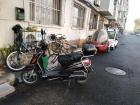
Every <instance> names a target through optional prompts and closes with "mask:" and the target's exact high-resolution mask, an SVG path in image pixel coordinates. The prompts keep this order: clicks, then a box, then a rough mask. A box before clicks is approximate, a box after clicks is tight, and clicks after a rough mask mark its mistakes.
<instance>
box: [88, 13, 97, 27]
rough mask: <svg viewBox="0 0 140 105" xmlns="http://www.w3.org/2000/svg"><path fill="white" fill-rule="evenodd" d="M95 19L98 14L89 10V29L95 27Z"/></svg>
mask: <svg viewBox="0 0 140 105" xmlns="http://www.w3.org/2000/svg"><path fill="white" fill-rule="evenodd" d="M97 20H98V16H97V15H96V14H94V12H91V14H90V22H89V29H97Z"/></svg>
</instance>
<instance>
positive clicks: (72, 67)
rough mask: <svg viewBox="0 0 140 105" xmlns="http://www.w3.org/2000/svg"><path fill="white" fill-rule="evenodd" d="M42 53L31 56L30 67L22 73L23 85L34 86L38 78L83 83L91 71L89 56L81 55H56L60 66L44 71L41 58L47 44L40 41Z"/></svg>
mask: <svg viewBox="0 0 140 105" xmlns="http://www.w3.org/2000/svg"><path fill="white" fill-rule="evenodd" d="M40 45H41V46H40V47H41V49H42V52H39V53H36V54H34V55H33V57H32V59H31V62H30V65H29V66H27V67H26V68H25V69H24V70H23V71H22V75H21V77H22V80H23V82H24V83H25V84H34V83H36V82H37V81H38V79H39V77H42V78H47V79H48V80H54V79H60V80H70V79H74V80H76V81H77V82H78V83H85V82H86V81H87V79H88V76H89V75H88V74H89V72H90V71H92V70H93V69H92V64H91V60H90V56H84V55H83V54H82V53H79V52H78V53H70V54H66V55H58V62H59V63H60V64H61V66H59V67H56V68H53V69H51V68H50V69H45V68H44V62H43V61H42V57H44V56H45V50H47V46H48V45H47V43H46V42H44V41H41V44H40ZM48 59H49V58H48Z"/></svg>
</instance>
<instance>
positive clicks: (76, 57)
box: [58, 52, 83, 66]
mask: <svg viewBox="0 0 140 105" xmlns="http://www.w3.org/2000/svg"><path fill="white" fill-rule="evenodd" d="M82 56H83V55H82V54H81V53H77V52H75V53H71V54H66V55H59V57H58V62H59V63H60V64H61V65H62V66H67V65H70V64H72V63H74V62H78V61H80V59H81V57H82Z"/></svg>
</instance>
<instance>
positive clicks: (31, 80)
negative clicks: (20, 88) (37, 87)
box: [21, 69, 39, 85]
mask: <svg viewBox="0 0 140 105" xmlns="http://www.w3.org/2000/svg"><path fill="white" fill-rule="evenodd" d="M21 78H22V81H23V82H24V83H25V84H30V85H32V84H35V83H36V82H37V81H38V80H39V75H38V73H37V72H36V71H35V70H34V69H30V70H23V71H22V73H21Z"/></svg>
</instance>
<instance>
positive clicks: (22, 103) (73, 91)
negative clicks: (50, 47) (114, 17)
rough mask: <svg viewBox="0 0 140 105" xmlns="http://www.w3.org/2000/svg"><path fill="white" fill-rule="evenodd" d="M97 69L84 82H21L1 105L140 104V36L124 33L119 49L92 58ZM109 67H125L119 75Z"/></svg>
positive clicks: (0, 101) (0, 102)
mask: <svg viewBox="0 0 140 105" xmlns="http://www.w3.org/2000/svg"><path fill="white" fill-rule="evenodd" d="M92 63H93V68H94V72H93V73H91V74H90V77H89V80H88V82H87V83H86V84H84V85H82V86H81V85H78V84H76V83H74V82H72V83H71V85H70V86H69V85H68V83H67V82H62V81H58V80H57V81H47V80H40V81H39V82H38V83H37V84H35V85H34V86H27V85H25V84H17V85H16V86H15V87H16V92H15V93H13V94H12V95H10V96H8V97H6V98H5V99H3V100H0V105H140V37H138V36H134V35H123V36H121V38H120V39H119V44H118V46H117V48H116V49H115V50H113V51H111V52H110V53H105V54H98V55H96V56H95V57H93V58H92ZM106 67H115V68H118V69H122V70H124V71H125V72H126V75H123V76H118V75H114V74H110V73H108V72H106V71H105V68H106Z"/></svg>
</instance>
